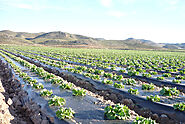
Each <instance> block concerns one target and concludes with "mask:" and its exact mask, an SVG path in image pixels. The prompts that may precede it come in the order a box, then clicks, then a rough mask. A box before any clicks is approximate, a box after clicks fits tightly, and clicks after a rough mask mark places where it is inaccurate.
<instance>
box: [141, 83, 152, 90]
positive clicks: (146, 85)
mask: <svg viewBox="0 0 185 124" xmlns="http://www.w3.org/2000/svg"><path fill="white" fill-rule="evenodd" d="M154 88H155V85H154V84H152V83H151V84H142V90H154Z"/></svg>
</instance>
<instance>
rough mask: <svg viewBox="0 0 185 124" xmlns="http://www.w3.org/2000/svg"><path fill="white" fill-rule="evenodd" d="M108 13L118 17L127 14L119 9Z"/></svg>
mask: <svg viewBox="0 0 185 124" xmlns="http://www.w3.org/2000/svg"><path fill="white" fill-rule="evenodd" d="M108 15H110V16H114V17H118V18H120V17H122V16H126V15H127V14H126V13H124V12H121V11H116V10H114V11H109V12H108Z"/></svg>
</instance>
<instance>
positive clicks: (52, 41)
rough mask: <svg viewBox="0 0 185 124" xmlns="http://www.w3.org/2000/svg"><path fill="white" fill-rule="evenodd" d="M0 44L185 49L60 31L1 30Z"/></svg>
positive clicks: (141, 41) (183, 47)
mask: <svg viewBox="0 0 185 124" xmlns="http://www.w3.org/2000/svg"><path fill="white" fill-rule="evenodd" d="M0 43H1V44H28V45H35V44H36V45H47V46H48V45H49V46H53V45H54V46H62V47H88V48H112V49H163V48H172V49H185V44H157V43H155V42H153V41H150V40H145V39H134V38H128V39H126V40H106V39H104V38H92V37H87V36H83V35H78V34H70V33H67V32H61V31H54V32H47V33H45V32H40V33H28V32H13V31H9V30H3V31H0Z"/></svg>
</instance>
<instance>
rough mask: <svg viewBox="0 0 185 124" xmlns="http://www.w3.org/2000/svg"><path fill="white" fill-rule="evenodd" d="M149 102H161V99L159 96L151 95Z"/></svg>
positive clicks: (148, 98)
mask: <svg viewBox="0 0 185 124" xmlns="http://www.w3.org/2000/svg"><path fill="white" fill-rule="evenodd" d="M146 99H147V100H150V101H152V102H159V101H160V97H159V96H158V95H155V96H153V95H150V96H147V97H146Z"/></svg>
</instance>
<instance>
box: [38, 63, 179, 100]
mask: <svg viewBox="0 0 185 124" xmlns="http://www.w3.org/2000/svg"><path fill="white" fill-rule="evenodd" d="M39 61H40V60H39ZM52 61H53V62H55V63H57V62H58V61H55V60H52ZM50 64H51V63H50ZM55 65H57V64H55ZM75 69H77V70H78V69H79V70H81V71H76V70H75ZM75 69H72V72H76V73H82V72H83V71H86V70H87V69H88V68H87V67H81V66H77V67H75ZM88 71H89V72H93V76H92V74H90V73H85V76H87V77H91V78H92V77H93V78H92V79H94V77H98V79H100V76H99V75H95V74H100V75H105V76H106V77H113V75H112V74H107V73H106V74H105V73H104V72H103V71H101V70H93V69H92V68H90V69H88ZM94 73H95V74H94ZM113 79H123V78H115V77H114V78H113ZM123 82H125V83H123V84H130V85H133V84H136V83H135V81H134V79H126V80H124V81H123ZM130 82H133V83H130ZM102 83H105V84H113V81H112V80H107V79H105V80H103V81H102ZM123 84H122V83H119V82H118V83H114V85H113V86H114V87H116V88H124V85H123ZM154 87H155V86H154V85H153V84H143V85H142V89H143V90H154ZM166 89H168V90H166ZM175 91H176V92H175ZM128 92H129V93H131V94H135V95H137V94H138V93H139V92H138V90H137V89H132V88H130V89H129V90H128ZM173 92H175V93H173ZM160 95H163V96H178V95H179V91H178V90H176V88H168V87H164V88H163V89H162V90H161V91H160ZM146 99H147V100H150V101H153V102H159V101H160V97H159V96H158V95H155V96H146Z"/></svg>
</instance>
